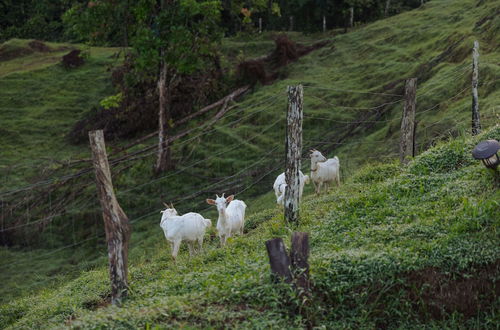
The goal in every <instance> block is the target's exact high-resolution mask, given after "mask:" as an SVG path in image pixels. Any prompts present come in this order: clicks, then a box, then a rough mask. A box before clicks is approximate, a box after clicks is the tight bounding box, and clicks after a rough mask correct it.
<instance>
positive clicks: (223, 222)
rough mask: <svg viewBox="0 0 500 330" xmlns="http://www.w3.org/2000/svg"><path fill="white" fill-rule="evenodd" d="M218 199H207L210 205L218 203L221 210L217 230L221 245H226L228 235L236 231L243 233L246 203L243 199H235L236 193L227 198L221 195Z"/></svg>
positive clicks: (218, 208)
mask: <svg viewBox="0 0 500 330" xmlns="http://www.w3.org/2000/svg"><path fill="white" fill-rule="evenodd" d="M216 196H217V197H216V199H215V200H213V199H207V203H208V204H210V205H216V206H217V211H219V219H218V220H217V232H218V234H219V238H220V242H221V245H222V246H224V245H226V240H227V239H228V237H231V235H233V234H235V233H240V234H241V235H243V227H244V226H245V209H246V207H247V206H246V204H245V203H244V202H243V201H240V200H237V199H234V195H231V196H229V197H227V198H225V197H224V194H222V197H219V196H218V195H216Z"/></svg>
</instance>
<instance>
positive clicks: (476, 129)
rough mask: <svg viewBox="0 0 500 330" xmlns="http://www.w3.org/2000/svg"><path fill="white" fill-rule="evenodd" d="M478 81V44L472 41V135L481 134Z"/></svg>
mask: <svg viewBox="0 0 500 330" xmlns="http://www.w3.org/2000/svg"><path fill="white" fill-rule="evenodd" d="M478 81H479V42H477V40H476V41H474V48H473V49H472V135H478V134H479V133H481V122H480V118H479V96H478V93H477V85H478Z"/></svg>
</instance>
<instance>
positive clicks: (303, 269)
mask: <svg viewBox="0 0 500 330" xmlns="http://www.w3.org/2000/svg"><path fill="white" fill-rule="evenodd" d="M308 258H309V234H308V233H301V232H294V233H293V235H292V250H291V252H290V261H291V265H292V270H293V272H294V274H293V275H294V277H295V283H296V284H297V286H298V287H300V288H302V290H303V292H304V293H308V292H309V287H310V285H309V263H308V262H307V259H308Z"/></svg>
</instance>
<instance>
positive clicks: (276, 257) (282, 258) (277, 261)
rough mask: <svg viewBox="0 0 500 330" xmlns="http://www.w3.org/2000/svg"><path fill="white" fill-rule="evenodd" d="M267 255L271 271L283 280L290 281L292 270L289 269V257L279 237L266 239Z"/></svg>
mask: <svg viewBox="0 0 500 330" xmlns="http://www.w3.org/2000/svg"><path fill="white" fill-rule="evenodd" d="M266 248H267V255H268V256H269V264H270V265H271V272H272V273H273V274H274V275H275V276H276V277H277V278H281V279H283V280H284V281H285V282H287V283H290V282H292V272H291V271H290V257H289V256H288V254H287V252H286V247H285V244H284V243H283V240H282V239H281V238H273V239H271V240H268V241H266Z"/></svg>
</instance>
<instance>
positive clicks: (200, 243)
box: [198, 236, 203, 253]
mask: <svg viewBox="0 0 500 330" xmlns="http://www.w3.org/2000/svg"><path fill="white" fill-rule="evenodd" d="M198 246H199V247H200V253H201V251H202V250H203V236H201V237H200V238H198Z"/></svg>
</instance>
